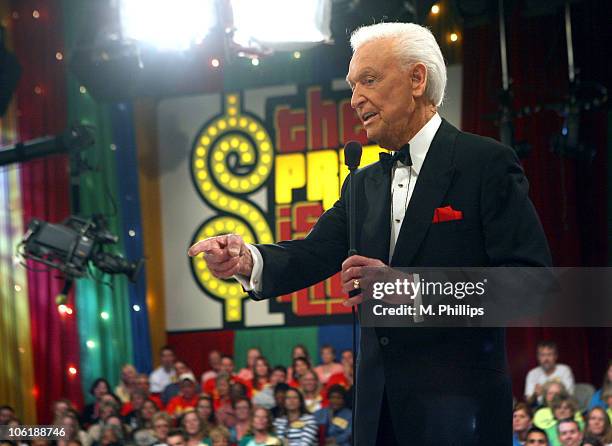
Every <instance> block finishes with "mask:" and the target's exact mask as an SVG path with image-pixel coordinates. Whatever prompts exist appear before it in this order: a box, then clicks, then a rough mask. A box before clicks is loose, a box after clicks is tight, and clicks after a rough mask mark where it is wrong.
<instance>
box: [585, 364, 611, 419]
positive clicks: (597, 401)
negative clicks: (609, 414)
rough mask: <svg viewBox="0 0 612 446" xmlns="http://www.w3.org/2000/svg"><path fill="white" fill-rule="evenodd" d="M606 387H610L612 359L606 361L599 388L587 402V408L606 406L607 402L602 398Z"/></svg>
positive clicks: (605, 407)
mask: <svg viewBox="0 0 612 446" xmlns="http://www.w3.org/2000/svg"><path fill="white" fill-rule="evenodd" d="M607 387H610V388H612V359H611V360H610V361H608V367H607V368H606V373H605V374H604V378H603V383H602V385H601V388H599V389H597V392H595V393H594V394H593V396H592V398H591V401H590V402H589V407H588V410H591V409H592V408H593V407H596V406H599V407H603V408H604V409H607V408H608V404H607V403H606V401H604V400H603V398H602V393H603V391H604V389H605V388H607Z"/></svg>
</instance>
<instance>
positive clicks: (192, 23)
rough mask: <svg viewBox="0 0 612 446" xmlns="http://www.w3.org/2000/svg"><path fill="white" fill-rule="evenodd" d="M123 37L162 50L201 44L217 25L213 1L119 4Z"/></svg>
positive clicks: (133, 0)
mask: <svg viewBox="0 0 612 446" xmlns="http://www.w3.org/2000/svg"><path fill="white" fill-rule="evenodd" d="M120 16H121V26H122V30H123V37H126V38H128V39H134V40H137V41H139V42H142V43H145V44H150V45H152V46H155V47H157V48H159V49H163V50H186V49H188V48H189V47H190V46H192V45H197V44H199V43H201V42H202V41H203V40H204V38H205V37H206V36H207V35H208V33H209V32H210V30H211V29H212V28H213V27H214V26H215V25H216V23H217V15H216V11H215V1H214V0H173V1H169V0H166V1H161V0H158V1H155V2H151V1H150V0H122V1H121V6H120Z"/></svg>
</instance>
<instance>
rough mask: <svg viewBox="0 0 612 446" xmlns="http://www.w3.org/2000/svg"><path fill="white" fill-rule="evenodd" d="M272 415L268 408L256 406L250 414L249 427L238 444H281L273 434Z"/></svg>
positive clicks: (267, 445) (263, 445)
mask: <svg viewBox="0 0 612 446" xmlns="http://www.w3.org/2000/svg"><path fill="white" fill-rule="evenodd" d="M273 432H274V427H273V425H272V415H271V414H270V411H269V410H268V409H265V408H263V407H256V408H255V409H254V410H253V414H252V416H251V428H250V430H249V434H248V435H245V436H244V437H243V438H242V440H240V443H238V446H282V443H281V441H280V439H279V438H278V437H276V436H274V435H273Z"/></svg>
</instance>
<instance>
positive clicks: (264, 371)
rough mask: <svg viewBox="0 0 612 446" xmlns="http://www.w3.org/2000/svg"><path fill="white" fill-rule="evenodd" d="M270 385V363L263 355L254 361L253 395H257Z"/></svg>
mask: <svg viewBox="0 0 612 446" xmlns="http://www.w3.org/2000/svg"><path fill="white" fill-rule="evenodd" d="M269 385H270V364H268V360H267V359H266V358H264V357H263V356H260V357H258V358H255V361H254V362H253V379H252V380H251V389H252V393H253V395H257V394H258V393H259V392H261V391H262V390H264V389H265V388H267V387H268V386H269Z"/></svg>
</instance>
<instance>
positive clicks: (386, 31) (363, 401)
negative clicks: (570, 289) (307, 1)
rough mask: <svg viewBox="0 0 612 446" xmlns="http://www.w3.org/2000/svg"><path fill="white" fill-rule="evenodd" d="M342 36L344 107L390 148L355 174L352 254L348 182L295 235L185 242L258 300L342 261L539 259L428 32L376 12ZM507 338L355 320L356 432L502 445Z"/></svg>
mask: <svg viewBox="0 0 612 446" xmlns="http://www.w3.org/2000/svg"><path fill="white" fill-rule="evenodd" d="M351 45H352V47H353V57H352V59H351V61H350V65H349V70H348V75H347V81H348V83H349V85H350V87H351V89H352V92H353V94H352V98H351V105H352V107H353V108H354V109H355V111H356V112H357V114H358V115H359V118H360V119H361V121H362V123H363V126H364V128H365V130H366V132H367V136H368V138H369V139H370V140H372V141H375V142H377V143H378V144H379V145H380V146H381V147H384V148H387V149H390V150H392V151H394V153H395V154H396V156H394V157H393V159H392V160H389V159H388V157H387V158H386V159H384V160H383V159H381V162H377V163H375V164H372V165H370V166H367V167H365V168H363V169H361V170H359V171H358V172H357V174H356V176H355V189H356V191H357V201H358V203H359V204H358V208H357V217H356V219H357V237H356V240H357V244H358V246H357V249H358V252H359V254H360V255H356V256H352V257H350V258H348V259H347V258H346V253H347V251H348V227H347V220H348V217H347V204H348V202H349V197H348V195H349V192H348V188H345V187H343V189H342V194H341V197H340V199H339V200H338V202H337V203H336V204H335V205H334V206H333V207H332V208H331V209H329V210H328V211H327V212H325V213H324V214H323V215H322V216H321V217H320V218H319V220H318V221H317V223H316V225H315V226H314V227H313V229H312V230H311V232H310V233H309V234H308V236H307V237H306V238H305V239H303V240H292V241H286V242H280V243H278V244H272V245H246V244H245V243H244V242H243V241H242V239H241V238H240V237H238V236H236V235H223V236H219V237H214V238H211V239H206V240H202V241H199V242H198V243H196V244H195V245H194V246H192V247H191V248H190V251H189V254H190V255H197V254H199V253H202V252H203V253H205V258H206V261H207V262H208V266H209V268H210V270H211V271H212V272H213V274H215V275H216V276H217V277H222V278H229V277H232V276H233V277H236V278H237V279H238V280H240V281H241V283H243V285H244V286H245V289H246V290H248V291H249V292H250V294H251V296H252V297H253V298H255V299H264V298H270V297H272V296H277V295H281V294H285V293H289V292H292V291H295V290H297V289H301V288H303V287H306V286H309V285H312V284H314V283H316V282H319V281H321V280H323V279H325V278H327V277H329V276H331V275H332V274H334V273H336V272H337V271H339V270H340V271H342V274H341V275H342V281H343V287H344V290H345V291H346V292H349V291H350V290H352V289H354V288H355V285H356V282H355V281H356V280H359V279H360V277H361V275H362V268H363V267H368V266H382V265H389V266H392V267H410V266H416V267H472V266H483V267H485V266H486V267H491V266H547V265H550V263H551V259H550V254H549V250H548V245H547V242H546V238H545V236H544V233H543V230H542V227H541V224H540V222H539V220H538V217H537V214H536V212H535V210H534V208H533V205H532V203H531V201H530V200H529V198H528V183H527V180H526V178H525V175H524V172H523V170H522V168H521V165H520V164H519V162H518V159H517V157H516V156H515V154H514V152H513V151H512V150H511V149H510V148H508V147H505V146H503V145H501V144H499V143H498V142H496V141H494V140H492V139H489V138H483V137H480V136H476V135H472V134H469V133H464V132H461V131H459V130H458V129H456V128H455V127H453V126H452V125H451V124H449V123H448V122H446V121H445V120H444V119H442V118H441V117H440V116H439V114H438V111H437V108H438V107H439V106H440V104H441V103H442V100H443V97H444V89H445V85H446V68H445V65H444V59H443V57H442V54H441V51H440V48H439V46H438V44H437V42H436V40H435V38H434V37H433V35H432V34H431V32H430V31H429V30H427V29H426V28H423V27H421V26H419V25H416V24H411V23H381V24H376V25H372V26H366V27H362V28H360V29H358V30H357V31H355V32H354V33H353V35H352V36H351ZM468 63H469V62H468ZM357 284H358V282H357ZM361 298H362V297H361V296H360V295H359V296H355V297H352V298H350V299H348V300H347V304H348V305H355V304H359V303H360V302H361ZM504 344H505V338H504V330H503V329H501V328H366V327H362V329H361V340H360V349H359V357H358V364H357V382H356V389H357V390H356V392H357V393H356V416H355V425H356V438H355V439H354V444H356V445H359V446H371V445H385V446H388V445H402V446H404V445H419V446H426V445H436V446H442V445H448V446H450V445H460V446H470V445H491V444H495V445H506V444H507V445H510V444H511V443H512V426H511V424H512V423H511V422H512V397H511V391H510V381H509V378H508V375H507V366H506V355H505V346H504Z"/></svg>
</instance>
